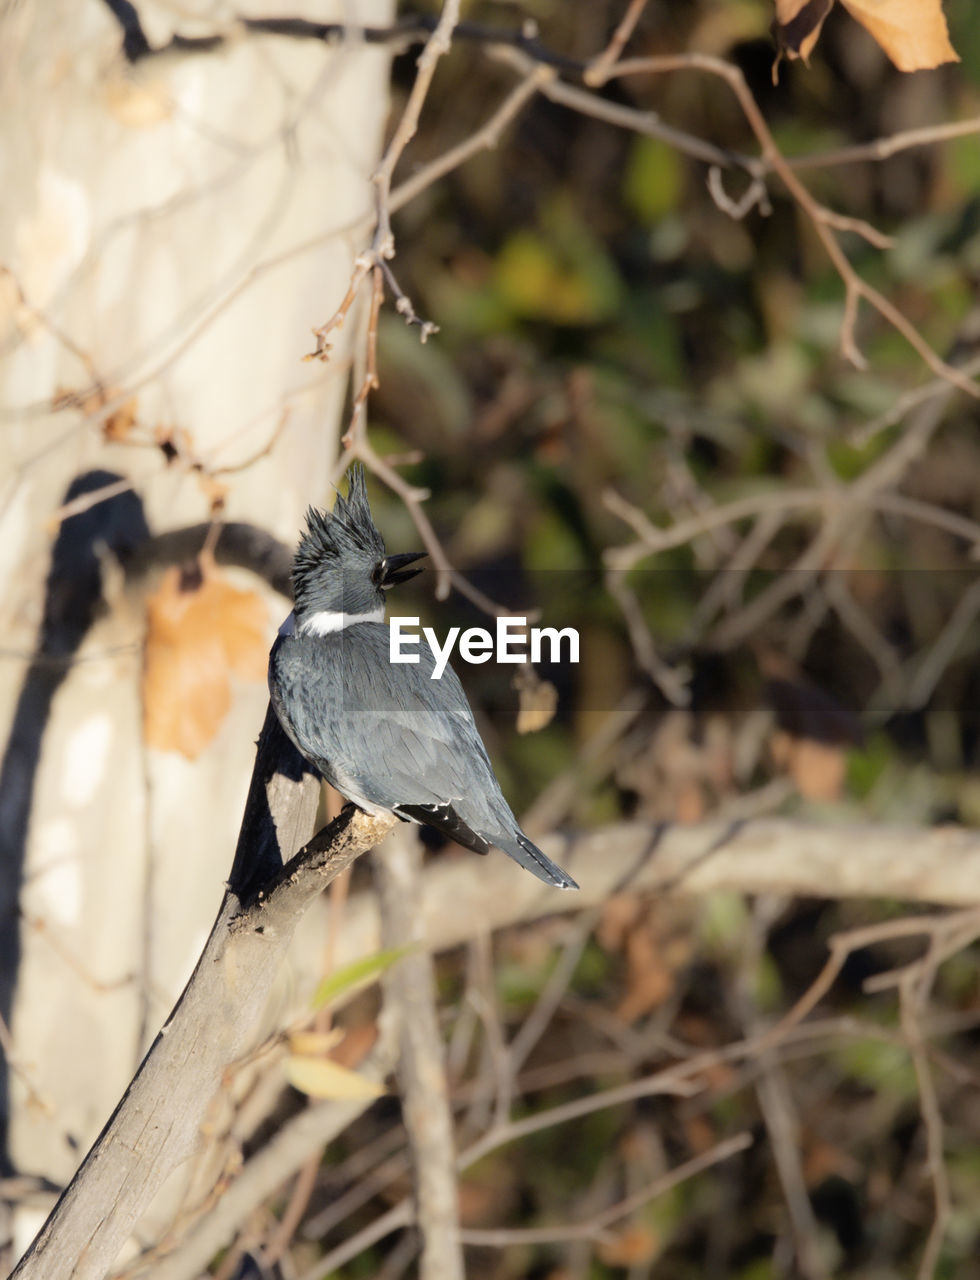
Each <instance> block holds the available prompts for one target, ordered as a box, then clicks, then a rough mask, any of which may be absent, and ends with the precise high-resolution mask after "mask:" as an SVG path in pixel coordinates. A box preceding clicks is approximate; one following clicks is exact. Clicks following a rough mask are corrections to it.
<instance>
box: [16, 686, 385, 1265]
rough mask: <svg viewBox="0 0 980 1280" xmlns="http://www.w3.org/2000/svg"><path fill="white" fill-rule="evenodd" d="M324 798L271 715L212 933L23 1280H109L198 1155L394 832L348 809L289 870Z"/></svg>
mask: <svg viewBox="0 0 980 1280" xmlns="http://www.w3.org/2000/svg"><path fill="white" fill-rule="evenodd" d="M319 789H320V784H319V780H318V779H316V778H315V777H313V776H311V775H310V773H309V772H308V770H307V769H306V768H305V766H304V764H303V762H302V760H301V759H300V758H299V756H298V755H297V753H296V751H295V748H294V747H293V746H292V744H291V743H290V742H289V741H288V740H287V739H286V737H285V735H284V734H283V732H282V730H281V729H280V727H279V725H278V723H277V721H276V719H275V716H274V714H273V712H272V710H271V708H270V709H269V711H268V713H267V716H266V723H265V727H264V729H263V732H262V736H261V738H260V740H259V749H258V754H257V758H256V764H255V771H254V774H253V780H252V788H251V791H250V795H249V802H248V804H247V806H246V812H245V820H244V823H243V827H242V833H241V838H240V840H239V847H238V853H237V856H236V859H235V866H234V868H233V871H232V877H231V881H230V885H229V889H228V891H227V893H226V894H225V899H224V902H223V903H222V905H221V910H220V911H219V913H218V918H217V920H216V921H215V923H214V927H213V929H212V930H211V936H210V937H209V939H208V941H207V944H206V946H205V948H204V951H203V952H202V954H201V957H200V959H199V960H198V963H197V966H196V968H195V970H194V973H193V975H192V976H191V979H190V981H189V982H188V984H187V987H186V988H185V990H184V993H183V995H182V996H181V998H180V1000H179V1001H178V1003H177V1006H176V1008H175V1009H174V1011H173V1013H172V1014H171V1016H170V1018H169V1019H168V1020H167V1023H166V1025H165V1026H164V1027H163V1029H162V1030H161V1031H160V1033H159V1035H158V1036H157V1038H156V1040H155V1041H154V1043H153V1045H152V1047H151V1049H150V1051H149V1053H148V1054H147V1056H146V1058H145V1059H144V1061H143V1064H142V1066H141V1067H140V1069H139V1071H138V1072H137V1074H136V1077H135V1078H134V1080H133V1082H132V1084H131V1085H130V1087H129V1088H128V1089H127V1090H126V1093H125V1095H124V1096H123V1098H122V1100H121V1101H120V1103H119V1105H118V1106H117V1108H116V1110H115V1111H114V1112H113V1114H112V1117H111V1118H110V1120H109V1122H108V1124H107V1125H106V1127H105V1129H104V1130H103V1131H102V1134H101V1135H100V1137H99V1138H98V1140H97V1141H96V1143H95V1145H94V1146H93V1147H92V1149H91V1151H90V1152H89V1153H88V1155H87V1156H86V1157H85V1160H84V1161H83V1162H82V1165H81V1167H80V1168H79V1170H78V1172H77V1173H76V1174H75V1176H74V1178H73V1179H72V1181H71V1182H70V1184H69V1185H68V1187H67V1189H66V1190H65V1192H64V1194H63V1195H62V1197H61V1199H60V1200H59V1202H58V1204H57V1205H56V1206H55V1208H54V1210H53V1211H52V1213H51V1215H50V1217H49V1218H48V1220H47V1222H46V1223H45V1225H44V1227H43V1229H42V1230H41V1232H40V1233H39V1235H38V1237H37V1239H36V1240H35V1242H34V1244H33V1245H32V1246H31V1248H30V1249H29V1250H28V1252H27V1253H26V1254H25V1256H24V1258H23V1259H22V1261H21V1262H20V1264H19V1265H18V1267H17V1268H16V1269H15V1271H14V1273H13V1274H14V1275H15V1276H17V1277H19V1280H28V1278H31V1280H34V1278H35V1277H36V1280H72V1278H74V1280H102V1277H104V1276H105V1275H106V1273H107V1272H108V1270H109V1268H110V1267H111V1265H112V1263H113V1261H114V1260H115V1258H116V1257H117V1255H118V1253H119V1251H120V1249H121V1248H122V1246H123V1244H124V1243H125V1241H126V1239H127V1237H128V1236H129V1234H130V1233H131V1231H132V1230H133V1227H134V1226H135V1224H136V1222H137V1221H138V1219H139V1217H140V1214H141V1213H142V1212H143V1210H145V1208H146V1207H147V1206H148V1205H149V1203H150V1202H151V1200H152V1199H153V1197H154V1195H155V1194H156V1193H157V1192H158V1191H159V1189H160V1188H161V1187H162V1186H163V1184H164V1182H165V1181H166V1180H167V1178H168V1177H169V1175H170V1174H171V1173H172V1171H173V1170H174V1169H175V1168H176V1167H177V1165H179V1164H180V1163H181V1162H182V1161H183V1160H185V1159H186V1158H187V1157H188V1156H189V1155H190V1154H191V1153H192V1152H193V1150H194V1149H195V1147H196V1146H197V1144H198V1142H199V1140H200V1139H201V1129H202V1124H203V1121H204V1118H205V1116H206V1114H207V1112H208V1109H209V1107H210V1105H211V1103H212V1100H213V1098H214V1096H215V1094H216V1093H217V1091H218V1089H219V1088H220V1085H221V1080H222V1077H223V1075H224V1073H225V1071H226V1069H227V1068H228V1066H229V1065H230V1063H231V1062H232V1061H233V1060H234V1059H235V1058H236V1057H238V1056H239V1055H240V1054H241V1053H242V1052H243V1050H244V1049H245V1048H246V1047H247V1045H248V1042H249V1039H250V1037H251V1036H252V1034H253V1031H254V1028H255V1025H256V1023H257V1021H258V1018H259V1015H260V1014H261V1012H262V1009H263V1007H264V1005H265V1001H266V998H267V996H268V993H269V989H270V987H271V985H272V982H273V980H274V978H275V976H276V973H277V971H278V968H279V963H280V961H281V960H282V957H283V955H284V954H285V951H286V948H287V947H288V945H289V940H290V938H291V936H292V932H293V928H294V926H295V924H296V921H297V919H298V918H299V916H300V914H301V913H302V912H303V910H304V909H305V908H306V906H307V905H308V904H309V902H310V901H311V900H312V899H313V898H314V897H315V896H316V895H317V894H319V893H320V892H321V890H322V889H323V888H324V886H325V885H326V884H328V883H329V882H330V881H331V880H332V879H333V878H334V877H335V876H336V875H338V874H339V873H340V872H341V871H343V870H344V869H345V868H346V867H348V866H349V865H350V864H351V862H352V861H353V860H354V858H356V857H357V855H358V854H359V853H362V852H364V851H365V850H366V849H368V848H370V847H371V846H372V845H373V844H375V843H376V842H377V840H378V839H380V838H381V836H382V835H383V834H384V832H385V831H386V830H388V828H389V827H390V826H391V823H392V822H393V821H394V819H374V818H368V817H367V816H366V815H364V814H361V813H359V812H356V811H355V810H353V809H352V808H350V807H348V808H347V809H345V810H344V812H343V814H341V816H340V817H339V818H337V819H336V820H335V821H334V822H333V823H331V824H330V826H329V827H327V828H325V829H324V830H323V831H322V832H321V833H320V834H319V836H317V837H316V838H315V839H314V840H311V841H309V842H308V843H306V844H305V845H304V847H303V849H301V851H300V852H299V853H298V854H296V855H295V857H293V858H292V859H291V861H290V862H289V863H288V864H287V865H286V866H285V867H283V866H282V862H281V860H280V859H279V858H278V856H277V846H278V847H279V849H281V850H286V849H288V848H289V847H290V846H289V845H286V844H285V841H286V840H287V839H292V838H294V837H295V834H296V833H297V832H304V831H305V832H306V833H308V832H309V830H310V829H311V828H312V824H313V819H314V816H315V813H316V805H317V797H318V793H319ZM276 868H278V870H276Z"/></svg>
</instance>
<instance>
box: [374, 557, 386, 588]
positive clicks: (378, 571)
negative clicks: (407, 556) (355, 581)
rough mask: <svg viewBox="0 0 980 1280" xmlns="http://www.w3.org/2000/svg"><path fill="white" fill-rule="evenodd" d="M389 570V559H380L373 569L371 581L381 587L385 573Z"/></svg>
mask: <svg viewBox="0 0 980 1280" xmlns="http://www.w3.org/2000/svg"><path fill="white" fill-rule="evenodd" d="M387 572H388V561H387V560H379V561H378V563H377V564H376V565H375V566H374V568H373V569H372V570H371V581H372V582H373V583H374V585H375V586H376V587H380V586H381V584H382V583H383V582H384V578H385V574H386V573H387Z"/></svg>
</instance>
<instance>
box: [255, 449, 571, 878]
mask: <svg viewBox="0 0 980 1280" xmlns="http://www.w3.org/2000/svg"><path fill="white" fill-rule="evenodd" d="M425 554H426V553H425V552H409V553H406V554H398V555H388V554H387V553H386V551H385V544H384V541H383V539H382V537H381V534H380V533H379V531H378V529H377V527H376V525H375V523H374V520H373V518H372V515H371V509H370V506H369V505H368V497H367V488H366V484H365V477H364V470H363V467H362V466H361V465H360V464H355V465H354V466H353V467H352V468H351V469H350V472H349V484H348V492H347V496H346V497H343V496H342V495H340V494H339V493H338V496H337V498H336V501H335V503H334V507H333V510H332V512H330V513H329V514H328V513H326V512H322V511H318V510H317V509H316V508H314V507H310V508H309V510H308V511H307V513H306V531H305V533H304V534H303V536H302V538H301V540H300V543H299V547H298V549H297V551H296V554H295V558H294V560H293V567H292V579H293V600H294V605H293V611H292V613H291V614H290V615H289V617H287V619H286V621H285V622H284V623H283V625H282V627H280V629H279V635H278V637H277V638H276V641H275V643H274V645H273V647H272V651H271V653H270V655H269V694H270V698H271V701H272V706H273V708H274V710H275V713H276V715H277V717H278V719H279V723H280V724H281V725H282V727H283V729H284V730H285V732H286V734H287V736H288V737H289V738H290V739H291V741H292V742H293V744H294V745H295V746H296V748H297V749H298V751H299V752H300V754H301V755H302V756H303V757H304V758H305V759H306V760H307V761H308V762H309V763H310V764H311V765H312V766H313V767H314V768H315V769H316V770H317V771H318V772H319V773H320V774H321V775H322V777H324V778H325V779H326V780H327V782H329V783H330V784H331V785H332V786H333V787H335V788H336V789H337V790H338V791H339V792H340V794H341V795H342V796H344V798H345V799H347V800H350V801H352V802H353V803H354V804H355V805H357V807H358V808H360V809H363V810H364V811H365V812H366V813H369V814H373V815H378V814H382V813H384V814H394V815H395V817H397V818H400V819H402V820H403V821H409V822H415V823H420V824H422V823H425V824H428V825H429V826H431V827H434V828H435V829H436V830H437V831H439V832H441V833H442V834H443V835H445V836H447V837H448V838H449V839H451V840H455V841H456V842H457V843H458V844H461V845H463V846H465V847H466V848H468V849H472V850H473V851H474V852H476V853H481V854H485V853H488V852H489V851H490V849H491V848H497V849H500V850H502V851H503V852H504V853H506V854H507V855H508V856H509V857H511V858H513V859H514V861H515V862H517V863H519V864H520V866H522V867H524V868H525V869H526V870H527V871H530V872H531V874H532V875H535V876H537V877H538V879H539V880H542V881H544V883H545V884H549V885H554V886H556V887H558V888H561V889H577V888H578V885H577V884H576V883H575V881H574V880H573V879H572V877H571V876H570V875H568V873H567V872H565V871H563V870H562V869H561V867H559V866H558V865H557V864H556V863H554V862H552V860H551V859H550V858H549V857H547V856H546V855H545V854H544V853H542V852H541V850H540V849H539V848H538V847H537V846H536V845H535V844H533V843H532V842H531V841H530V840H529V839H528V837H527V836H526V835H525V834H524V832H523V831H522V830H521V828H520V825H519V824H518V822H517V819H516V818H515V817H514V814H513V813H512V812H511V809H510V806H509V805H508V803H507V801H506V800H505V799H504V796H503V793H502V791H501V789H500V784H499V782H498V781H497V778H496V775H495V774H494V771H493V767H492V765H491V764H490V758H489V756H488V755H487V751H486V747H485V746H484V745H483V741H482V739H481V738H480V734H479V731H478V730H477V727H476V724H475V722H474V719H473V712H472V710H471V709H470V704H469V702H468V701H467V698H466V694H465V693H464V692H463V688H462V685H461V684H460V682H459V678H458V677H457V675H456V673H455V672H454V671H453V669H452V667H451V666H447V668H446V670H445V672H444V673H443V675H442V677H441V679H436V680H433V679H431V678H430V676H431V674H432V670H433V665H434V658H433V655H432V652H431V649H430V648H429V647H428V646H427V645H424V644H423V645H420V646H419V650H420V651H419V662H418V663H417V664H412V663H393V662H392V661H391V660H390V657H389V632H388V627H387V625H386V623H385V620H384V619H385V597H386V595H387V593H388V591H390V590H391V588H392V587H396V586H398V585H399V584H401V583H403V582H407V581H408V580H409V579H410V578H414V577H415V575H416V574H418V573H421V572H422V570H421V568H410V567H409V566H410V565H413V564H415V562H416V561H418V560H420V559H422V558H423V557H424V556H425Z"/></svg>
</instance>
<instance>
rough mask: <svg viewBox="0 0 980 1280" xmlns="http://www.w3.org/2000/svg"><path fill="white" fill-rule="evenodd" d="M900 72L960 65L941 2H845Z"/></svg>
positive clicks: (847, 0) (842, 1) (869, 0)
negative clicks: (945, 64)
mask: <svg viewBox="0 0 980 1280" xmlns="http://www.w3.org/2000/svg"><path fill="white" fill-rule="evenodd" d="M841 3H842V4H843V5H844V7H845V8H846V9H847V11H848V13H850V14H851V15H852V17H855V18H856V19H857V20H858V22H860V24H861V26H862V27H864V28H865V29H866V30H867V31H868V32H869V33H870V34H871V35H872V36H873V37H874V38H875V40H877V41H878V43H879V44H880V45H881V47H882V48H883V49H884V51H885V53H887V54H888V56H889V58H891V60H892V62H894V64H895V66H896V67H898V69H899V71H926V70H929V69H930V68H931V67H938V66H941V65H942V64H943V63H944V62H959V57H958V56H957V53H956V50H955V49H954V48H953V46H952V45H951V44H950V42H949V29H948V27H947V26H946V18H945V16H944V14H943V9H942V4H941V3H940V0H841Z"/></svg>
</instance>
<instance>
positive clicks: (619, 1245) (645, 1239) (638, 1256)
mask: <svg viewBox="0 0 980 1280" xmlns="http://www.w3.org/2000/svg"><path fill="white" fill-rule="evenodd" d="M659 1247H660V1242H659V1240H658V1239H657V1237H656V1236H655V1235H654V1233H653V1232H652V1231H651V1230H650V1228H649V1227H645V1226H642V1225H640V1224H637V1225H635V1226H632V1227H627V1228H626V1229H625V1231H621V1232H619V1233H618V1235H616V1236H614V1237H613V1239H612V1240H610V1241H609V1242H608V1243H605V1244H600V1245H599V1248H598V1250H597V1252H598V1254H599V1257H600V1258H601V1259H602V1261H603V1262H604V1263H605V1264H606V1266H607V1267H632V1266H642V1265H643V1264H644V1263H648V1262H652V1261H653V1259H654V1258H655V1257H656V1255H657V1251H658V1249H659Z"/></svg>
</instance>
